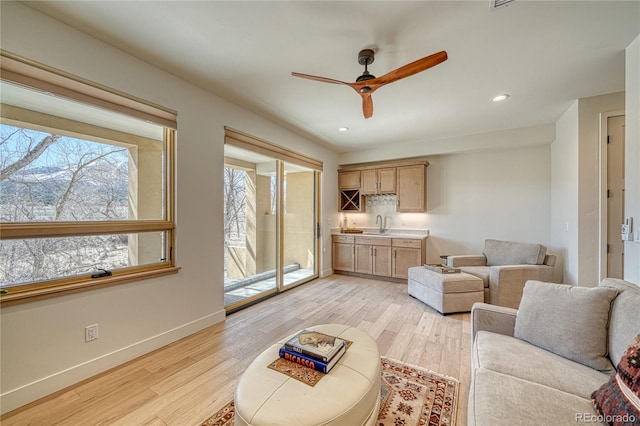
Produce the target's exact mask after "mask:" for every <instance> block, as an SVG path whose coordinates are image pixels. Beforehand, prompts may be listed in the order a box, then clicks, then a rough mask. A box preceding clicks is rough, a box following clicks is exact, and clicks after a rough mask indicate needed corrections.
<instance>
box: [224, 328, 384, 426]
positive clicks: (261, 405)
mask: <svg viewBox="0 0 640 426" xmlns="http://www.w3.org/2000/svg"><path fill="white" fill-rule="evenodd" d="M308 329H309V330H316V331H319V332H322V333H326V334H330V335H333V336H337V337H340V338H342V339H345V340H349V341H351V342H353V344H352V345H351V346H350V347H349V349H348V350H347V352H346V353H345V354H344V355H343V356H342V358H341V359H340V361H338V363H337V364H336V365H335V366H334V367H333V368H332V369H331V371H329V373H328V374H327V375H325V376H324V377H323V378H322V379H321V380H320V381H319V382H318V383H316V385H315V386H309V385H307V384H305V383H302V382H301V381H299V380H296V379H294V378H292V377H289V376H287V375H286V374H283V373H280V372H278V371H274V370H272V369H270V368H268V367H267V366H268V365H269V364H271V363H272V362H273V361H274V360H276V359H277V358H278V350H279V349H280V347H281V346H282V345H283V343H284V342H285V341H287V340H288V339H289V337H287V338H286V339H282V340H281V341H280V342H278V343H276V344H274V345H272V346H271V347H269V348H268V349H267V350H265V351H264V352H263V353H262V354H260V355H259V356H258V357H257V358H256V359H255V360H254V361H253V362H252V363H251V364H250V365H249V367H248V368H247V369H246V370H245V372H244V374H243V375H242V377H241V378H240V382H239V383H238V387H237V388H236V393H235V424H236V425H272V426H280V425H296V426H305V425H327V426H329V425H335V426H337V425H350V426H351V425H353V426H360V425H374V424H375V423H376V420H377V419H378V410H379V409H380V352H379V351H378V346H377V344H376V342H375V340H373V338H371V337H370V336H369V335H368V334H366V333H365V332H363V331H361V330H358V329H357V328H353V327H350V326H346V325H341V324H326V325H318V326H315V327H308Z"/></svg>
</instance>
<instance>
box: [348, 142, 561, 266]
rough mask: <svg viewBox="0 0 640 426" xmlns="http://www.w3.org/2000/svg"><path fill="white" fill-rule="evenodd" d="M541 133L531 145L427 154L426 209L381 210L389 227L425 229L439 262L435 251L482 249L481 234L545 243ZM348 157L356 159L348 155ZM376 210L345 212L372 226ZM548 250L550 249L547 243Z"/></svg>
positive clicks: (546, 156)
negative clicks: (385, 213)
mask: <svg viewBox="0 0 640 426" xmlns="http://www.w3.org/2000/svg"><path fill="white" fill-rule="evenodd" d="M547 137H548V135H547V134H546V132H545V137H544V139H543V140H539V141H538V145H535V146H527V147H516V148H508V149H500V150H485V151H477V152H467V153H458V154H448V155H436V156H428V157H427V159H428V160H429V167H427V211H426V212H425V213H395V211H394V209H393V208H390V209H387V212H388V214H389V216H390V218H391V222H390V226H391V227H392V228H394V229H403V228H404V229H428V230H429V232H430V236H429V238H428V239H427V262H429V263H438V262H440V261H441V259H440V258H439V256H441V255H445V254H477V253H482V248H483V246H484V240H485V239H486V238H497V239H506V240H511V241H523V242H538V243H542V244H545V245H549V244H550V238H549V237H550V229H549V225H550V220H551V205H550V198H549V191H550V187H551V182H550V175H551V174H550V164H551V163H550V146H549V145H548V142H547V140H546V139H547ZM543 143H544V144H543ZM514 145H517V143H516V142H514ZM368 155H370V154H368ZM350 158H354V159H356V161H355V162H359V161H358V159H357V157H355V156H354V155H350ZM378 210H379V209H378ZM378 210H376V211H370V212H369V213H358V214H353V213H350V214H348V217H349V220H350V223H351V224H353V222H354V221H355V222H356V223H355V226H360V227H375V226H376V225H375V218H376V214H377V213H378ZM403 224H404V225H403ZM549 249H550V252H553V247H549Z"/></svg>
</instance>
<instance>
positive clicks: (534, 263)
mask: <svg viewBox="0 0 640 426" xmlns="http://www.w3.org/2000/svg"><path fill="white" fill-rule="evenodd" d="M555 264H556V256H555V255H553V254H547V248H546V247H545V246H544V245H542V244H532V243H518V242H511V241H500V240H492V239H487V240H485V243H484V249H483V251H482V254H478V255H462V256H448V257H447V266H450V267H454V268H460V270H461V271H462V272H466V273H467V274H471V275H475V276H476V277H479V278H482V280H483V282H484V301H485V303H491V304H492V305H499V306H506V307H509V308H516V309H517V308H518V305H519V304H520V298H521V297H522V289H523V287H524V284H525V282H527V280H540V281H552V280H553V267H554V266H555Z"/></svg>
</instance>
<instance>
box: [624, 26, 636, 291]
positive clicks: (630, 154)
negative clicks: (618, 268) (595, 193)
mask: <svg viewBox="0 0 640 426" xmlns="http://www.w3.org/2000/svg"><path fill="white" fill-rule="evenodd" d="M625 110H626V120H625V122H626V126H625V141H626V151H625V158H626V167H625V186H626V187H625V213H626V216H631V217H633V221H634V223H633V226H634V230H635V232H634V236H635V241H634V242H629V241H628V242H626V243H625V245H624V251H625V254H624V278H625V279H626V280H628V281H631V282H634V283H636V284H638V285H640V36H638V37H636V39H635V40H634V41H633V42H632V43H631V44H630V45H629V46H628V47H627V50H626V97H625Z"/></svg>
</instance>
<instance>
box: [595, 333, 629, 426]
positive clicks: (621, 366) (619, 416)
mask: <svg viewBox="0 0 640 426" xmlns="http://www.w3.org/2000/svg"><path fill="white" fill-rule="evenodd" d="M591 401H592V402H593V405H594V407H595V409H596V411H597V412H598V414H599V415H600V416H602V417H603V420H604V421H605V422H606V423H609V424H612V425H616V426H618V425H632V424H633V425H637V424H640V334H639V335H638V336H637V337H636V339H635V341H634V342H633V343H632V344H631V346H629V347H628V348H627V351H626V352H625V353H624V355H623V356H622V358H621V359H620V363H618V371H617V372H616V374H614V375H613V376H611V378H610V379H609V381H607V382H606V383H605V384H603V385H602V386H600V388H599V389H598V390H596V391H595V392H593V393H592V394H591Z"/></svg>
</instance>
